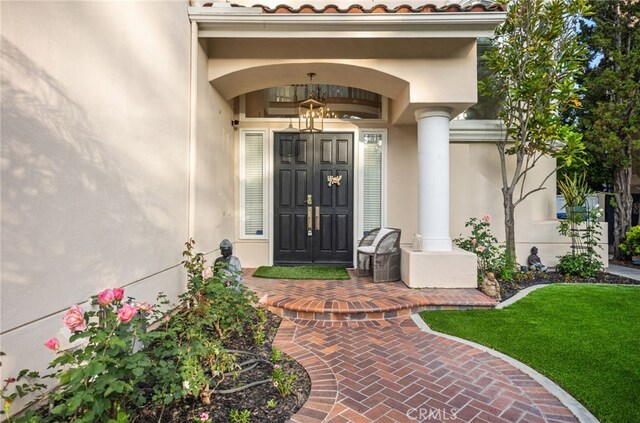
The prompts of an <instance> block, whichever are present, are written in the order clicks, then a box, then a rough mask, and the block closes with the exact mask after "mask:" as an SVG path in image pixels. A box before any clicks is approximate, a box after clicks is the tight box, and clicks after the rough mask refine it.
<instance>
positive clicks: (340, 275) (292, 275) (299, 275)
mask: <svg viewBox="0 0 640 423" xmlns="http://www.w3.org/2000/svg"><path fill="white" fill-rule="evenodd" d="M253 276H255V277H257V278H268V279H320V280H348V279H351V277H350V276H349V273H347V270H346V269H345V268H344V267H325V266H294V267H284V266H260V267H258V268H257V269H256V271H255V272H253Z"/></svg>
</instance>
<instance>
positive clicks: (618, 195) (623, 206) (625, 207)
mask: <svg viewBox="0 0 640 423" xmlns="http://www.w3.org/2000/svg"><path fill="white" fill-rule="evenodd" d="M631 173H632V171H631V167H630V166H629V167H623V168H621V169H618V170H617V171H616V173H615V178H614V193H615V200H616V204H615V207H614V217H615V219H614V226H613V252H614V254H615V256H616V257H617V256H619V248H618V247H619V246H620V243H621V242H622V241H623V240H624V238H625V234H626V233H627V231H628V230H629V228H631V210H632V207H633V197H632V196H631Z"/></svg>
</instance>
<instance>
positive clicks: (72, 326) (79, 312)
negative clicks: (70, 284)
mask: <svg viewBox="0 0 640 423" xmlns="http://www.w3.org/2000/svg"><path fill="white" fill-rule="evenodd" d="M62 322H63V323H64V325H65V326H66V327H68V328H69V330H70V331H71V332H82V331H83V330H86V329H87V322H86V321H85V320H84V310H83V309H82V307H80V306H79V305H77V304H76V305H74V306H71V308H70V309H69V310H68V311H67V313H66V314H65V315H64V316H63V317H62Z"/></svg>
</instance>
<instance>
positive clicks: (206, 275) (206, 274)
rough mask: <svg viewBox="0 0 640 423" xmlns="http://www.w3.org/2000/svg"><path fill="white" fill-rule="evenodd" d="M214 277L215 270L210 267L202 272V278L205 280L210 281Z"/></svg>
mask: <svg viewBox="0 0 640 423" xmlns="http://www.w3.org/2000/svg"><path fill="white" fill-rule="evenodd" d="M212 276H213V270H211V268H210V267H207V268H206V269H204V270H203V271H202V278H203V279H209V278H210V277H212Z"/></svg>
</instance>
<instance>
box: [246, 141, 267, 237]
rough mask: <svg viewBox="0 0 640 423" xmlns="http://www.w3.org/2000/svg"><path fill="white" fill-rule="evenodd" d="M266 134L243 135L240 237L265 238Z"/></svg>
mask: <svg viewBox="0 0 640 423" xmlns="http://www.w3.org/2000/svg"><path fill="white" fill-rule="evenodd" d="M264 141H265V133H264V132H263V131H250V132H249V131H247V132H243V133H242V137H241V141H240V162H241V163H240V235H241V237H242V238H264V237H265V228H264V226H265V216H264V215H265V203H264V200H265V194H264V192H265V183H264V164H265V160H264V152H265V151H264Z"/></svg>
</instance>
